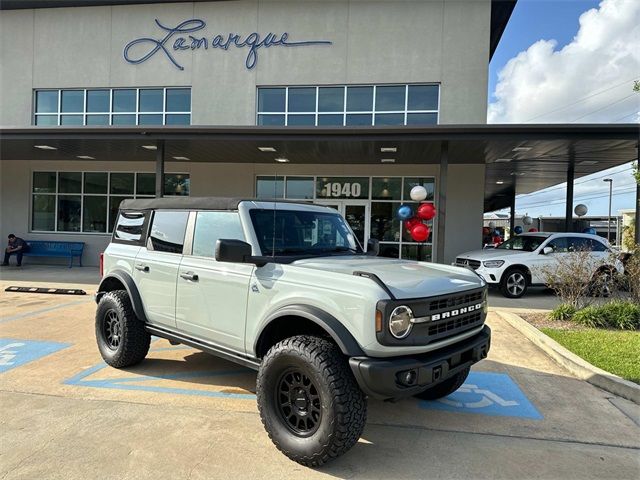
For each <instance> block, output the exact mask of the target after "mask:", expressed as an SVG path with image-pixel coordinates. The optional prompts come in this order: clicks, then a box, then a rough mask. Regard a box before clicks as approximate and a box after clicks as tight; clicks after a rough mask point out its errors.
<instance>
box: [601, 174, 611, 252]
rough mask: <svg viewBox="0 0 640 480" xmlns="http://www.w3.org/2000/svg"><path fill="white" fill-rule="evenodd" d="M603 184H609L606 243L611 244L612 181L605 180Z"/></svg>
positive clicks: (609, 179)
mask: <svg viewBox="0 0 640 480" xmlns="http://www.w3.org/2000/svg"><path fill="white" fill-rule="evenodd" d="M603 182H607V183H608V184H609V219H608V221H607V241H608V242H611V197H612V195H613V179H612V178H605V179H604V180H603Z"/></svg>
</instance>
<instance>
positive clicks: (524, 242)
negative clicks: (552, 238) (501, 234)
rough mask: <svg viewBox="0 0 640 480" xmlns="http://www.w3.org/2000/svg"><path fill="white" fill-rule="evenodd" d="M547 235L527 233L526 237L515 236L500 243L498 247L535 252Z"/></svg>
mask: <svg viewBox="0 0 640 480" xmlns="http://www.w3.org/2000/svg"><path fill="white" fill-rule="evenodd" d="M546 239H547V237H534V236H532V235H527V236H524V237H513V238H510V239H509V240H507V241H506V242H504V243H502V244H500V245H498V246H497V247H496V248H501V249H503V250H523V251H525V252H533V251H534V250H535V249H536V248H538V247H539V246H540V245H541V244H542V242H544V241H545V240H546Z"/></svg>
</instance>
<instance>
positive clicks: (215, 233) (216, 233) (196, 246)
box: [192, 212, 244, 257]
mask: <svg viewBox="0 0 640 480" xmlns="http://www.w3.org/2000/svg"><path fill="white" fill-rule="evenodd" d="M219 238H228V239H234V240H244V233H243V232H242V225H241V224H240V217H239V216H238V213H237V212H198V215H197V216H196V228H195V230H194V233H193V250H192V255H197V256H200V257H213V256H214V253H215V248H216V242H217V241H218V239H219Z"/></svg>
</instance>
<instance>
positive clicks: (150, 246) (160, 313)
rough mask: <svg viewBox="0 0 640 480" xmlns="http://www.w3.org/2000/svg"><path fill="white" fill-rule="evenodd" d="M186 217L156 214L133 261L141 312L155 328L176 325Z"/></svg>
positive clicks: (178, 213)
mask: <svg viewBox="0 0 640 480" xmlns="http://www.w3.org/2000/svg"><path fill="white" fill-rule="evenodd" d="M188 218H189V213H188V212H183V211H160V210H159V211H156V212H155V213H154V214H153V218H152V219H151V231H150V233H149V238H148V240H147V245H146V247H142V248H141V249H140V251H139V252H138V255H137V256H136V259H135V262H134V268H135V270H134V274H133V276H134V279H135V282H136V285H137V286H138V290H139V292H140V297H141V299H142V304H143V306H144V311H145V313H146V314H147V318H148V319H149V321H150V322H151V323H152V324H154V325H159V326H166V327H172V328H174V327H175V326H176V280H177V277H178V267H179V266H180V262H181V260H182V249H183V246H184V237H185V231H186V227H187V219H188Z"/></svg>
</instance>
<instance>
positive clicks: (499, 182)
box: [496, 180, 504, 185]
mask: <svg viewBox="0 0 640 480" xmlns="http://www.w3.org/2000/svg"><path fill="white" fill-rule="evenodd" d="M503 183H504V182H503V181H502V180H498V181H497V182H496V185H502V184H503Z"/></svg>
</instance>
